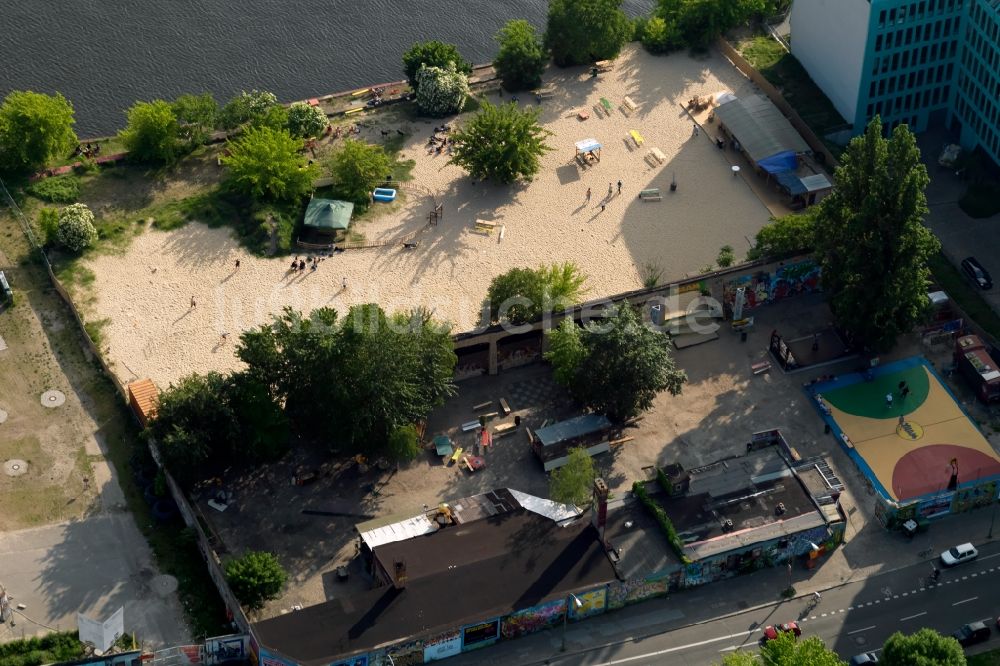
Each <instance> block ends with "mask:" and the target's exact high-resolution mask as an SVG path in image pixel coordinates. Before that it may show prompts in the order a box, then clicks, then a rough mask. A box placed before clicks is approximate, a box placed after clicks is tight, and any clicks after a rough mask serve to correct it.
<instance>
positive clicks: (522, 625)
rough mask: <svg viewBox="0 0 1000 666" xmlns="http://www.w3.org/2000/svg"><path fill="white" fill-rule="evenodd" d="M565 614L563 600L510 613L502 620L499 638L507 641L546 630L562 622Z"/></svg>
mask: <svg viewBox="0 0 1000 666" xmlns="http://www.w3.org/2000/svg"><path fill="white" fill-rule="evenodd" d="M565 613H566V600H565V599H560V600H557V601H550V602H548V603H545V604H540V605H538V606H535V607H534V608H528V609H526V610H523V611H518V612H516V613H511V614H510V615H508V616H507V617H505V618H504V619H503V622H502V623H501V625H500V636H501V638H503V639H504V640H507V639H508V638H517V637H519V636H524V635H525V634H531V633H534V632H536V631H541V630H542V629H547V628H548V627H551V626H553V625H556V624H559V623H560V622H562V619H563V615H564V614H565Z"/></svg>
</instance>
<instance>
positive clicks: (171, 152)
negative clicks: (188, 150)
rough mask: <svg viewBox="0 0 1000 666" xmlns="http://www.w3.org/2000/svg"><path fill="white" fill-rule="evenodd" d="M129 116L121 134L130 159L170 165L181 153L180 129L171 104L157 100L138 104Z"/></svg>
mask: <svg viewBox="0 0 1000 666" xmlns="http://www.w3.org/2000/svg"><path fill="white" fill-rule="evenodd" d="M126 115H127V117H128V124H127V125H126V126H125V129H123V130H122V131H121V132H119V133H118V136H119V138H121V140H122V143H124V144H125V148H126V149H128V152H129V157H130V158H132V159H135V160H139V161H144V162H161V163H164V164H170V163H172V162H173V161H174V160H176V159H177V156H178V155H179V154H180V151H181V141H180V135H181V127H180V124H179V123H178V122H177V117H176V116H174V110H173V108H172V107H171V106H170V104H169V103H167V102H165V101H163V100H162V99H158V100H156V101H153V102H136V103H135V104H133V105H132V108H130V109H129V110H128V111H127V112H126Z"/></svg>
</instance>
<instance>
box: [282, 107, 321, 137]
mask: <svg viewBox="0 0 1000 666" xmlns="http://www.w3.org/2000/svg"><path fill="white" fill-rule="evenodd" d="M327 124H328V123H327V120H326V113H324V112H323V110H322V109H320V108H319V107H317V106H309V105H308V104H304V103H302V102H296V103H295V104H292V105H291V106H290V107H288V133H289V134H291V135H292V136H297V137H300V138H303V139H308V138H310V137H314V136H319V135H320V134H322V133H323V130H325V129H326V126H327Z"/></svg>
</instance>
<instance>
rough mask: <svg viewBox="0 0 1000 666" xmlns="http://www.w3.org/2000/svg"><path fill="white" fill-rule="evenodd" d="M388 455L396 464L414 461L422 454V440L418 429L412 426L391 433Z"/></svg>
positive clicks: (387, 443)
mask: <svg viewBox="0 0 1000 666" xmlns="http://www.w3.org/2000/svg"><path fill="white" fill-rule="evenodd" d="M386 449H387V451H386V454H387V455H388V456H389V458H390V459H392V460H393V461H395V462H406V461H408V460H413V459H414V458H416V457H417V454H418V453H420V438H419V437H418V436H417V429H416V427H414V426H412V425H407V426H402V427H400V428H396V429H395V430H393V431H392V432H391V433H389V438H388V440H387V441H386Z"/></svg>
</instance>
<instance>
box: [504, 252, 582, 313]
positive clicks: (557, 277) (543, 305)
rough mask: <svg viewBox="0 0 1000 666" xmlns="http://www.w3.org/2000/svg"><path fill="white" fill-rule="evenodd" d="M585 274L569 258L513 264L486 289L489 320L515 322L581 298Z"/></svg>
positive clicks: (578, 300) (572, 302)
mask: <svg viewBox="0 0 1000 666" xmlns="http://www.w3.org/2000/svg"><path fill="white" fill-rule="evenodd" d="M586 279H587V278H586V276H585V275H584V274H583V273H581V272H580V269H579V267H577V265H576V264H574V263H572V262H565V263H562V264H552V265H551V266H542V267H540V268H537V269H532V268H512V269H511V270H509V271H507V272H506V273H503V274H501V275H498V276H496V277H495V278H493V280H492V281H491V282H490V288H489V290H488V291H487V293H486V300H487V301H488V305H489V310H490V319H491V320H492V321H507V322H510V323H511V324H514V325H518V324H524V323H527V322H530V321H535V320H536V319H539V318H541V316H542V315H543V314H544V313H546V312H552V311H553V310H556V309H560V310H564V309H566V308H568V307H572V306H573V305H576V304H577V303H579V302H580V297H581V296H582V295H583V294H584V293H585V292H586V290H585V289H584V287H583V284H584V282H585V281H586Z"/></svg>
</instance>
